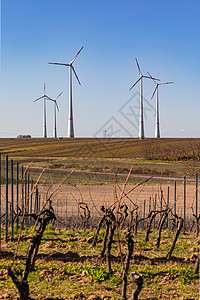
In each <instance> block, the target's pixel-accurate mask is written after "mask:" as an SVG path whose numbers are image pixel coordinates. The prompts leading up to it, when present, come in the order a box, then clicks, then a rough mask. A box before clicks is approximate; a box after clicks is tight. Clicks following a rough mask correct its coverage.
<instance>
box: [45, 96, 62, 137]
mask: <svg viewBox="0 0 200 300" xmlns="http://www.w3.org/2000/svg"><path fill="white" fill-rule="evenodd" d="M62 93H63V92H61V93H60V94H59V95H58V96H57V98H56V99H48V100H50V101H53V102H54V129H53V136H54V138H57V126H56V120H57V117H56V110H58V111H59V108H58V104H57V100H58V98H59V97H60V96H61V95H62Z"/></svg>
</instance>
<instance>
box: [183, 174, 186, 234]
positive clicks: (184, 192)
mask: <svg viewBox="0 0 200 300" xmlns="http://www.w3.org/2000/svg"><path fill="white" fill-rule="evenodd" d="M183 202H184V206H183V219H184V224H183V231H184V232H185V228H186V176H184V179H183Z"/></svg>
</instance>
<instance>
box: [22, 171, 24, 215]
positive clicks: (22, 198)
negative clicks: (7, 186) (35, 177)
mask: <svg viewBox="0 0 200 300" xmlns="http://www.w3.org/2000/svg"><path fill="white" fill-rule="evenodd" d="M21 176H22V182H21V185H22V186H21V188H22V215H23V214H24V190H23V176H24V167H23V166H22V174H21Z"/></svg>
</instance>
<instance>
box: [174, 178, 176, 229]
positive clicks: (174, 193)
mask: <svg viewBox="0 0 200 300" xmlns="http://www.w3.org/2000/svg"><path fill="white" fill-rule="evenodd" d="M174 226H175V227H176V181H174Z"/></svg>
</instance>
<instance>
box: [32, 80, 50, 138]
mask: <svg viewBox="0 0 200 300" xmlns="http://www.w3.org/2000/svg"><path fill="white" fill-rule="evenodd" d="M45 90H46V84H45V83H44V95H43V96H42V97H40V98H37V99H36V100H34V101H33V102H36V101H38V100H41V99H43V138H47V124H46V123H47V121H46V120H47V118H46V99H47V100H53V99H51V98H49V97H48V96H47V95H46V93H45Z"/></svg>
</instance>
